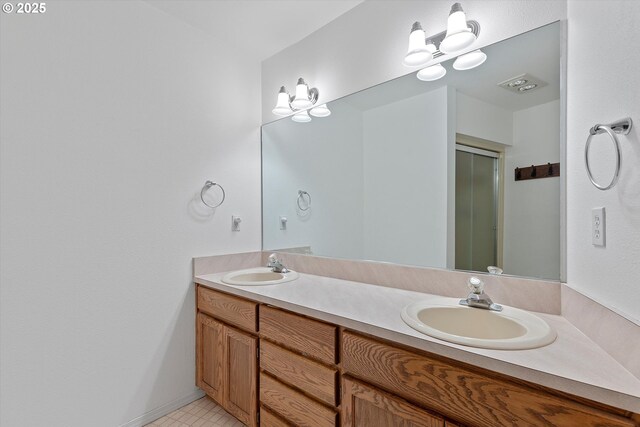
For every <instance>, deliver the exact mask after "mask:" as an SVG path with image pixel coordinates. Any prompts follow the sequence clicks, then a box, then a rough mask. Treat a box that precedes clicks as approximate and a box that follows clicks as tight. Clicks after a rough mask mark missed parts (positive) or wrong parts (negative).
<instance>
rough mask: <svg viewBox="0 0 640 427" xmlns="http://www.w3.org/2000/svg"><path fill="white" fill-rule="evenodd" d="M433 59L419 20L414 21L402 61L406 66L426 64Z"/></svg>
mask: <svg viewBox="0 0 640 427" xmlns="http://www.w3.org/2000/svg"><path fill="white" fill-rule="evenodd" d="M431 60H433V52H432V51H431V50H430V49H429V48H427V43H426V42H425V33H424V30H423V29H422V26H421V25H420V23H419V22H414V23H413V26H412V27H411V33H410V34H409V49H408V50H407V54H406V55H405V56H404V60H403V61H402V63H403V64H404V65H406V66H408V67H415V66H420V65H426V64H427V63H429V62H430V61H431Z"/></svg>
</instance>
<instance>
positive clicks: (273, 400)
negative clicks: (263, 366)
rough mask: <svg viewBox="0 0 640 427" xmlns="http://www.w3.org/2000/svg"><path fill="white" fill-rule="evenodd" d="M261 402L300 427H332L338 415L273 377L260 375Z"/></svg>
mask: <svg viewBox="0 0 640 427" xmlns="http://www.w3.org/2000/svg"><path fill="white" fill-rule="evenodd" d="M260 402H261V403H263V404H264V405H266V406H268V407H269V408H270V409H271V410H273V411H274V412H276V413H277V414H278V415H280V416H281V417H283V418H285V419H286V420H288V421H289V422H290V423H291V424H293V425H295V426H299V427H331V426H335V425H336V421H337V413H336V411H335V410H333V409H330V408H328V407H326V406H324V405H322V404H320V403H318V402H316V401H314V400H313V399H311V398H309V397H307V396H305V395H303V394H301V393H298V392H297V391H295V390H294V389H293V388H291V387H288V386H286V385H285V384H283V383H281V382H280V381H278V380H276V379H274V378H273V377H271V376H269V375H267V374H265V373H260Z"/></svg>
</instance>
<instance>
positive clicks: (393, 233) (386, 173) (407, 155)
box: [363, 86, 455, 268]
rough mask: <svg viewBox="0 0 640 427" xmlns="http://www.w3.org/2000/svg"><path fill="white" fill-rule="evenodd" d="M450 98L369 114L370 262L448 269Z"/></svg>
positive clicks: (432, 97) (436, 95)
mask: <svg viewBox="0 0 640 427" xmlns="http://www.w3.org/2000/svg"><path fill="white" fill-rule="evenodd" d="M449 92H451V94H452V96H455V95H454V92H453V89H450V88H448V87H446V86H445V87H442V88H440V89H436V90H434V91H432V92H427V93H425V94H422V95H418V96H414V97H412V98H408V99H406V100H402V101H398V102H394V103H391V104H388V105H384V106H382V107H378V108H374V109H371V110H367V111H365V113H364V114H363V118H364V120H363V135H364V142H365V145H364V258H365V259H371V260H378V261H388V262H397V263H401V264H410V265H423V266H431V267H442V268H444V267H446V266H447V253H448V251H447V244H448V241H447V239H448V237H449V236H448V235H447V231H448V227H447V223H448V220H449V218H448V215H447V206H448V192H447V190H448V186H447V182H448V174H449V172H448V171H449V164H450V162H451V157H452V156H453V154H454V152H453V142H452V141H453V138H450V137H449V135H448V133H447V131H448V123H449V122H450V121H451V120H453V121H455V116H453V117H448V114H447V112H448V108H447V105H448V103H449ZM453 102H455V99H454V101H453ZM454 111H455V107H454ZM450 140H451V143H450ZM408 182H410V183H412V184H411V185H410V186H407V183H408ZM419 236H422V238H419Z"/></svg>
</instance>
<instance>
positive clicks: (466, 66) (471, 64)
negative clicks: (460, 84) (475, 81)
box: [453, 49, 487, 71]
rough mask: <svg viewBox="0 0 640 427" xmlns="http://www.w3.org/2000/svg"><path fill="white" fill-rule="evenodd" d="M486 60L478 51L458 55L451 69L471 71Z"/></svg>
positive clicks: (483, 54)
mask: <svg viewBox="0 0 640 427" xmlns="http://www.w3.org/2000/svg"><path fill="white" fill-rule="evenodd" d="M486 60H487V55H486V54H485V53H484V52H483V51H481V50H480V49H477V50H473V51H471V52H469V53H465V54H464V55H460V56H459V57H457V58H456V60H455V61H454V62H453V68H454V69H455V70H458V71H464V70H471V69H472V68H476V67H478V66H480V65H482V64H483V63H484V61H486Z"/></svg>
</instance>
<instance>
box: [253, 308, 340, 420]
mask: <svg viewBox="0 0 640 427" xmlns="http://www.w3.org/2000/svg"><path fill="white" fill-rule="evenodd" d="M258 324H259V325H260V369H261V370H262V371H263V372H262V374H261V375H260V403H261V405H263V406H266V407H268V408H269V409H270V410H272V411H273V412H274V413H275V414H277V415H278V416H279V417H280V418H281V419H283V420H286V422H287V423H289V424H291V425H294V426H299V427H332V426H335V425H337V420H338V408H337V405H338V397H339V395H338V393H337V389H338V384H339V374H338V367H337V366H336V364H335V363H336V361H337V359H338V345H337V338H338V328H337V326H335V325H330V324H328V323H325V322H320V321H318V320H315V319H310V318H308V317H304V316H300V315H297V314H295V313H290V312H287V311H284V310H279V309H276V308H273V307H269V306H261V307H260V316H259V321H258ZM265 425H267V424H265Z"/></svg>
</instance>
